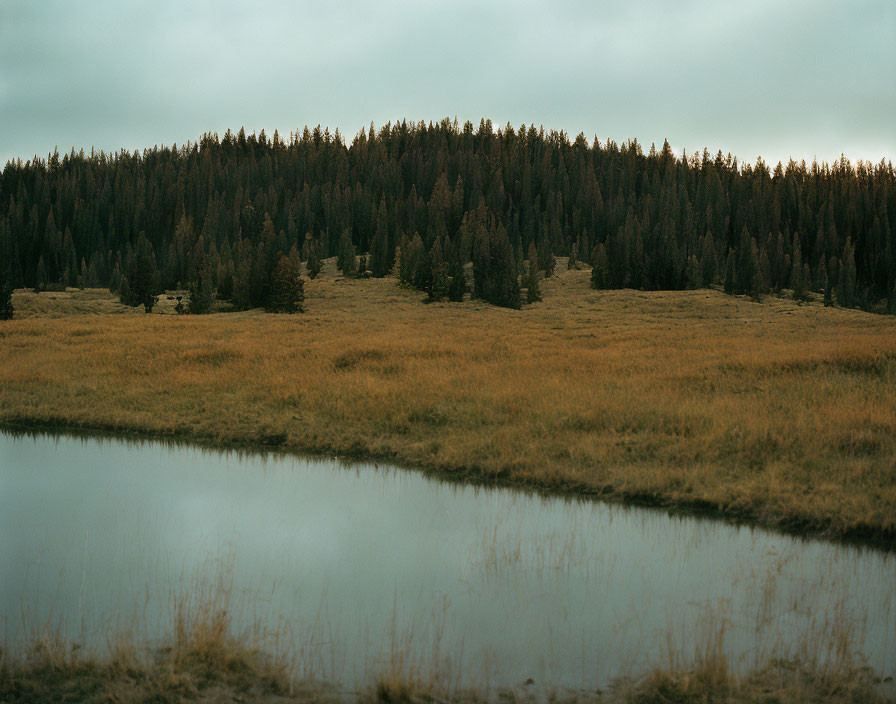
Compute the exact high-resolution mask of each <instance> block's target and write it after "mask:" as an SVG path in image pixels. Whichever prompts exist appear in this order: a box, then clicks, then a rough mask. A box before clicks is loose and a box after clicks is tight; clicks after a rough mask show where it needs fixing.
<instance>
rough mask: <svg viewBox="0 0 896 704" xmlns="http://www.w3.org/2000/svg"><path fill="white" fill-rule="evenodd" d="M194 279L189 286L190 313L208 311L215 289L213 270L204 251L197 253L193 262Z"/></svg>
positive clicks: (213, 299)
mask: <svg viewBox="0 0 896 704" xmlns="http://www.w3.org/2000/svg"><path fill="white" fill-rule="evenodd" d="M195 268H196V279H195V280H194V281H193V284H192V285H191V286H190V307H189V310H190V313H192V314H194V315H196V314H202V313H208V312H209V311H210V310H211V309H212V304H213V303H214V302H215V296H216V295H217V291H216V290H215V272H214V271H213V270H212V264H211V261H210V259H209V257H208V255H207V254H205V252H203V253H201V254H200V255H199V258H198V259H197V261H196V263H195Z"/></svg>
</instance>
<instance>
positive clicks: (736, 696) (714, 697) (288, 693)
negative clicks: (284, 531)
mask: <svg viewBox="0 0 896 704" xmlns="http://www.w3.org/2000/svg"><path fill="white" fill-rule="evenodd" d="M221 623H222V621H221V620H220V619H215V621H213V622H210V623H206V624H202V626H201V627H199V629H198V630H195V631H190V632H188V633H179V634H178V635H177V636H176V637H174V638H172V640H171V644H170V645H168V646H166V647H163V648H161V649H157V650H155V651H152V652H149V651H146V652H136V651H132V650H126V649H125V650H122V649H119V650H116V651H113V652H112V653H111V654H110V655H109V656H108V657H105V658H97V657H89V656H87V657H85V656H81V655H78V651H77V650H76V649H73V648H72V646H71V644H67V643H64V642H62V641H59V640H53V641H47V640H45V639H41V640H36V641H35V642H34V643H33V644H32V645H31V647H30V648H29V649H28V651H27V653H26V654H25V656H24V657H18V658H13V657H11V656H10V655H9V654H7V653H5V652H4V651H2V650H0V701H2V702H10V703H13V702H15V703H17V704H25V703H26V702H35V703H36V702H63V701H64V702H72V703H75V702H107V703H108V702H117V703H120V704H130V703H137V702H140V703H145V702H159V703H161V702H258V703H265V704H275V703H276V704H283V703H285V702H320V703H321V704H345V703H347V702H354V703H357V704H413V703H421V704H423V703H434V702H442V703H445V704H452V703H453V704H466V703H469V704H489V703H490V702H500V703H501V704H515V703H517V702H519V703H520V704H523V703H525V704H535V702H539V701H545V700H547V701H551V702H555V703H556V704H668V703H670V702H674V703H676V704H689V703H693V704H709V703H716V704H801V703H804V702H815V703H817V704H878V703H880V704H883V703H884V702H892V701H896V700H894V699H893V698H892V686H889V683H887V682H881V681H880V679H879V678H877V677H876V676H875V675H874V673H873V672H871V671H870V670H868V669H867V668H862V667H856V666H845V665H844V666H836V667H831V666H829V667H826V668H823V669H817V668H812V667H805V666H803V665H801V664H800V663H797V662H789V661H772V662H769V663H768V664H767V665H765V666H764V667H762V668H759V669H757V670H755V671H753V672H751V673H749V674H747V675H745V676H735V675H733V674H731V673H730V672H729V671H728V669H727V666H726V663H725V660H724V658H723V657H722V656H720V655H716V656H711V657H708V658H707V659H705V660H703V661H701V662H699V663H697V664H696V665H695V666H694V667H692V668H690V669H675V670H664V669H657V670H655V671H653V672H651V673H649V674H648V675H646V676H644V677H640V678H627V679H622V680H617V681H615V682H614V683H612V685H611V686H610V687H609V688H608V690H606V691H601V690H598V691H580V692H569V691H566V692H551V691H547V692H543V691H538V690H537V689H536V688H534V687H530V685H529V683H526V684H523V685H520V686H519V687H516V688H513V689H506V690H499V691H497V692H494V693H488V692H479V691H466V692H461V693H446V692H444V691H443V690H441V689H440V688H439V687H438V686H437V685H436V684H434V683H427V682H420V681H413V680H409V679H405V678H401V677H396V676H393V675H390V674H385V675H383V676H381V677H379V678H376V679H375V680H374V681H371V683H370V685H368V686H367V687H366V688H364V689H363V690H362V691H360V692H343V691H340V690H338V689H336V688H334V687H333V686H331V685H329V684H326V683H321V682H314V681H303V682H298V683H297V682H295V681H294V680H293V679H292V678H290V677H289V674H288V672H289V666H288V663H285V662H277V661H274V660H271V659H270V658H269V657H267V656H266V655H265V654H264V653H263V652H260V651H258V650H254V649H250V648H247V647H246V646H245V645H243V644H241V643H240V642H239V641H237V640H236V639H234V638H233V637H232V636H230V635H229V632H228V631H227V629H226V628H223V629H222V628H220V626H221ZM888 692H889V694H888Z"/></svg>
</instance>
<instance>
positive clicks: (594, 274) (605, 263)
mask: <svg viewBox="0 0 896 704" xmlns="http://www.w3.org/2000/svg"><path fill="white" fill-rule="evenodd" d="M592 259H593V260H594V264H593V266H592V268H591V288H593V289H597V290H601V289H607V288H610V259H609V257H608V256H607V248H606V247H604V244H603V242H601V243H600V244H599V245H597V247H595V252H594V256H593V257H592Z"/></svg>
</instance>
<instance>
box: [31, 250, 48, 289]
mask: <svg viewBox="0 0 896 704" xmlns="http://www.w3.org/2000/svg"><path fill="white" fill-rule="evenodd" d="M46 289H47V268H46V267H45V266H44V258H43V257H41V258H40V259H38V260H37V273H36V275H35V278H34V292H35V293H40V292H41V291H45V290H46Z"/></svg>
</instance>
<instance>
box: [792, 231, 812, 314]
mask: <svg viewBox="0 0 896 704" xmlns="http://www.w3.org/2000/svg"><path fill="white" fill-rule="evenodd" d="M807 287H808V282H807V281H806V272H805V269H804V267H803V258H802V251H801V248H800V241H799V237H794V238H793V255H792V257H791V268H790V288H791V289H793V300H795V301H803V300H806V297H807V296H808V288H807Z"/></svg>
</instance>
